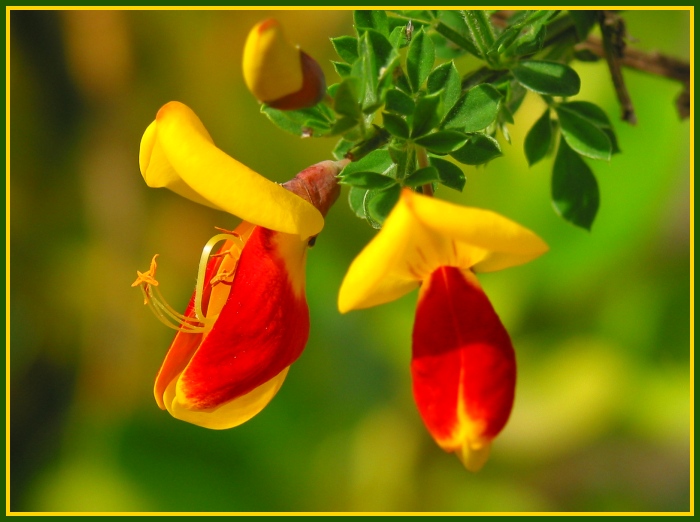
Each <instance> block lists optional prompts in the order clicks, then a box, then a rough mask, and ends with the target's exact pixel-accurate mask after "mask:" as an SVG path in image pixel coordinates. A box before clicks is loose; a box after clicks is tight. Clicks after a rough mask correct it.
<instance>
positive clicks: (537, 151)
mask: <svg viewBox="0 0 700 522" xmlns="http://www.w3.org/2000/svg"><path fill="white" fill-rule="evenodd" d="M551 145H552V120H551V118H550V115H549V109H547V110H546V111H544V114H543V115H542V116H540V118H539V119H538V120H537V121H536V122H535V124H534V125H533V126H532V128H531V129H530V130H529V131H528V133H527V136H525V157H526V158H527V163H528V165H530V166H533V165H534V164H535V163H537V162H538V161H540V160H541V159H542V158H544V157H545V156H546V155H547V152H548V151H549V148H550V147H551Z"/></svg>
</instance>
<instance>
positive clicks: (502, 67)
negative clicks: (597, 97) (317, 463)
mask: <svg viewBox="0 0 700 522" xmlns="http://www.w3.org/2000/svg"><path fill="white" fill-rule="evenodd" d="M493 14H494V12H492V11H482V10H461V11H457V10H455V11H448V10H446V11H440V10H437V11H429V10H416V11H381V10H372V11H355V12H354V14H353V16H354V25H355V34H354V35H345V36H340V37H337V38H332V39H331V42H332V44H333V46H334V48H335V50H336V52H337V54H338V56H339V60H338V61H334V62H333V66H334V68H335V71H336V73H337V74H338V76H339V78H340V81H339V82H338V83H335V84H333V85H330V86H329V87H328V96H327V98H326V100H325V102H324V103H319V104H318V105H316V106H315V107H312V108H309V109H303V110H298V111H278V110H275V109H272V108H270V107H266V106H263V108H262V111H263V112H264V113H265V114H266V115H267V116H268V117H269V118H270V120H271V121H273V122H274V123H275V124H276V125H277V126H279V127H280V128H282V129H284V130H286V131H288V132H291V133H293V134H296V135H298V136H302V137H309V136H312V137H322V136H326V137H336V138H338V142H337V144H336V146H335V148H334V151H333V154H334V156H335V157H336V159H341V158H349V159H351V160H352V163H350V164H349V165H348V166H347V167H346V168H345V169H344V170H343V172H342V173H341V174H340V182H341V183H343V184H346V185H349V186H350V192H349V203H350V206H351V208H352V209H353V211H354V212H355V213H356V214H357V215H358V217H361V218H363V219H366V220H367V221H368V222H369V224H371V225H372V226H374V227H380V226H381V224H382V223H383V221H384V219H385V218H386V216H387V215H388V213H389V212H390V211H391V209H392V207H393V205H394V204H395V203H396V201H397V200H398V198H399V194H400V191H401V188H402V187H409V188H411V189H414V190H417V191H419V192H426V191H427V192H431V193H432V192H433V191H434V190H436V189H437V188H438V187H439V186H440V185H444V186H446V187H449V188H452V189H455V190H460V191H461V190H462V189H463V188H464V185H465V182H466V177H465V174H464V171H463V168H464V167H462V166H460V164H461V165H482V164H486V163H488V162H489V161H491V160H494V159H496V158H498V157H499V156H501V155H502V154H503V152H502V149H501V145H500V143H499V141H498V139H497V137H498V136H497V135H498V134H499V133H500V134H501V135H502V137H503V139H504V140H505V141H506V142H510V136H509V132H508V127H507V126H508V125H509V124H513V123H514V122H515V119H514V114H515V113H516V112H517V110H518V109H519V107H520V106H521V104H522V101H523V99H524V98H525V96H526V94H527V92H533V93H536V94H537V95H539V96H541V97H542V99H543V100H544V101H545V103H546V105H547V110H546V111H545V113H544V114H543V115H542V117H541V118H539V119H538V120H537V122H536V123H535V124H534V126H533V127H532V129H530V131H529V132H528V134H527V138H526V142H525V154H526V157H527V160H528V162H529V164H530V165H533V164H535V163H537V162H538V161H540V160H542V159H543V158H544V157H545V156H546V155H548V154H549V153H550V152H551V151H553V150H554V149H555V146H556V144H557V143H558V146H557V147H556V157H555V161H554V168H553V174H552V200H553V204H554V207H555V209H556V211H557V212H558V213H559V214H560V215H561V216H562V217H563V218H564V219H566V220H567V221H570V222H571V223H573V224H575V225H578V226H581V227H584V228H587V229H590V227H591V224H592V222H593V219H594V217H595V214H596V212H597V209H598V202H599V194H598V187H597V183H596V180H595V177H594V176H593V173H592V171H591V170H590V168H589V167H588V166H587V164H586V162H585V160H584V159H582V157H586V158H592V159H605V160H609V159H610V157H611V155H612V154H614V153H615V152H618V148H617V143H616V139H615V135H614V132H613V130H612V126H611V124H610V121H609V119H608V118H607V116H606V115H605V112H604V111H603V110H602V109H600V108H599V107H597V106H596V105H594V104H592V103H589V102H583V101H569V100H568V98H569V97H571V96H575V95H576V94H578V92H579V90H580V86H581V80H580V78H579V76H578V74H577V73H576V71H575V70H574V69H572V68H571V67H570V66H569V65H568V64H567V62H569V61H571V60H572V59H575V58H576V56H575V53H574V51H573V46H574V44H575V43H576V42H577V41H579V40H580V39H582V38H585V37H586V35H587V34H588V32H589V31H590V30H591V28H592V27H593V24H594V23H595V21H596V17H595V12H590V11H573V12H562V11H551V10H530V11H519V12H516V13H515V14H513V15H511V16H509V17H507V19H506V20H505V22H504V24H501V26H499V27H497V26H496V25H495V24H494V23H493V22H492V15H493ZM463 55H471V56H473V57H475V58H476V59H478V62H477V63H478V64H479V66H478V67H477V68H475V69H473V70H471V71H468V72H466V73H460V72H459V71H458V69H457V66H456V62H455V59H456V58H458V57H460V56H463ZM462 62H463V60H462V61H460V63H462ZM472 62H473V60H472Z"/></svg>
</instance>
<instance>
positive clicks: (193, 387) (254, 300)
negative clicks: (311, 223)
mask: <svg viewBox="0 0 700 522" xmlns="http://www.w3.org/2000/svg"><path fill="white" fill-rule="evenodd" d="M305 255H306V244H305V242H302V241H300V239H299V237H298V236H295V235H289V234H283V233H278V232H274V231H271V230H268V229H265V228H262V227H257V228H256V229H255V230H254V231H253V233H252V234H251V236H250V238H249V239H248V242H247V243H246V245H245V248H244V249H243V252H242V254H241V257H240V261H239V264H238V268H237V270H236V275H235V277H234V279H233V284H232V286H231V292H230V294H229V297H228V300H227V301H226V304H225V305H224V307H223V309H222V310H221V313H220V315H219V317H218V319H217V321H216V323H215V324H214V326H213V327H212V330H211V332H209V333H208V335H207V336H206V338H205V339H204V341H203V342H202V345H201V346H200V348H199V349H198V350H197V351H196V353H195V354H194V356H193V357H192V359H191V360H190V363H189V365H188V366H187V368H186V369H185V371H184V372H183V374H182V376H181V377H180V383H179V385H180V386H181V388H180V389H179V390H178V393H183V394H184V398H186V400H187V401H189V402H190V403H191V405H192V408H196V409H207V408H212V407H215V406H218V405H221V404H223V403H225V402H227V401H229V400H231V399H234V398H236V397H239V396H241V395H243V394H245V393H247V392H249V391H251V390H252V389H254V388H256V387H257V386H259V385H261V384H263V383H265V382H266V381H268V380H270V379H271V378H272V377H274V376H275V375H277V374H278V373H279V372H281V371H282V370H283V369H284V368H286V367H287V366H289V365H290V364H291V363H293V362H294V361H295V360H296V359H297V358H298V357H299V355H301V352H302V350H303V349H304V346H305V344H306V341H307V339H308V335H309V312H308V307H307V305H306V298H305V295H304V290H303V283H304V260H305Z"/></svg>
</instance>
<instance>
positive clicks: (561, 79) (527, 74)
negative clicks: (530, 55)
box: [512, 60, 581, 96]
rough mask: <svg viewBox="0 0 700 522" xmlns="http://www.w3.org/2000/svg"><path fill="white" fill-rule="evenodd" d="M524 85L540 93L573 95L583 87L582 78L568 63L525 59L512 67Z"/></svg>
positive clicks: (517, 78) (516, 77) (514, 74)
mask: <svg viewBox="0 0 700 522" xmlns="http://www.w3.org/2000/svg"><path fill="white" fill-rule="evenodd" d="M512 72H513V76H515V79H516V80H518V81H519V82H520V83H521V84H522V85H524V86H525V87H527V88H528V89H530V90H531V91H535V92H537V93H540V94H549V95H550V96H573V95H575V94H578V91H579V90H580V88H581V79H580V78H579V76H578V74H577V73H576V71H574V70H573V69H572V68H571V67H569V66H568V65H564V64H563V63H559V62H548V61H544V60H524V61H521V62H520V63H518V65H516V66H515V67H513V69H512Z"/></svg>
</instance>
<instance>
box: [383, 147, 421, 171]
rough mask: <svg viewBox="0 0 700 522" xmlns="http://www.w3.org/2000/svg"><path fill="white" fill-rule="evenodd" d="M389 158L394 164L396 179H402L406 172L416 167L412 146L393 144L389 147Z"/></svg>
mask: <svg viewBox="0 0 700 522" xmlns="http://www.w3.org/2000/svg"><path fill="white" fill-rule="evenodd" d="M389 154H390V156H391V159H392V160H393V162H394V163H395V164H396V179H403V178H405V177H406V173H411V172H413V171H414V170H415V169H416V154H415V151H414V148H413V147H411V149H410V150H409V149H408V147H406V146H405V144H404V146H398V145H394V146H391V147H389Z"/></svg>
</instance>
